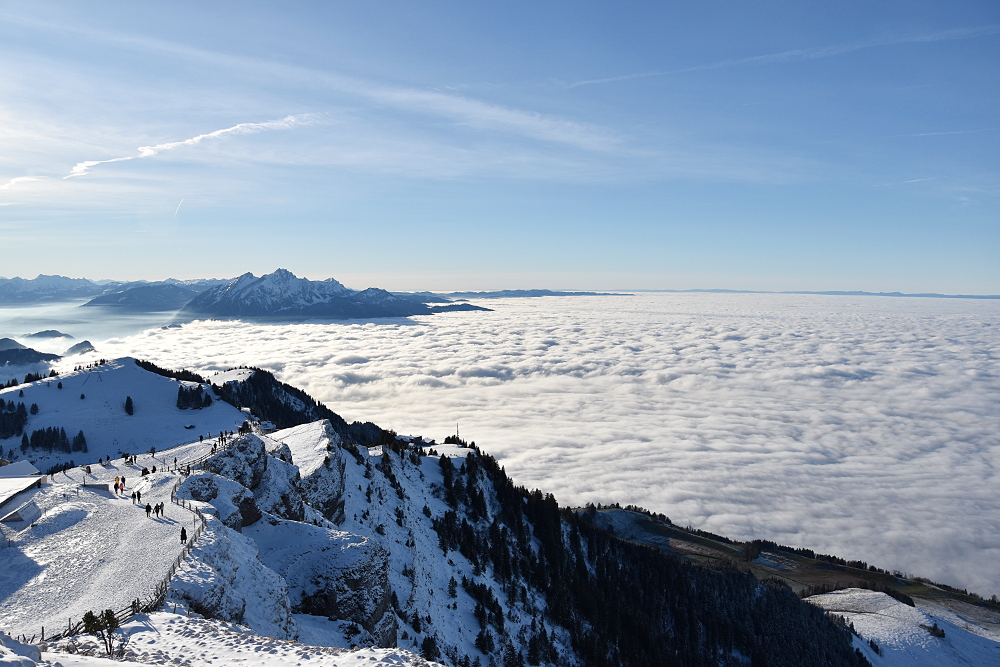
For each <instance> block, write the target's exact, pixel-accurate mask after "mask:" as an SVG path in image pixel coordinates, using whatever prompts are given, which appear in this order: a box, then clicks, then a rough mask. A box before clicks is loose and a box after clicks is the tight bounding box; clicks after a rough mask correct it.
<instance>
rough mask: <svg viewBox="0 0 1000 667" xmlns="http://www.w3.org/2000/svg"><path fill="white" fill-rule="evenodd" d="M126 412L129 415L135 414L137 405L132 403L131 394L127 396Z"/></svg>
mask: <svg viewBox="0 0 1000 667" xmlns="http://www.w3.org/2000/svg"><path fill="white" fill-rule="evenodd" d="M125 413H126V414H129V415H132V414H135V406H134V405H133V404H132V397H131V396H126V397H125Z"/></svg>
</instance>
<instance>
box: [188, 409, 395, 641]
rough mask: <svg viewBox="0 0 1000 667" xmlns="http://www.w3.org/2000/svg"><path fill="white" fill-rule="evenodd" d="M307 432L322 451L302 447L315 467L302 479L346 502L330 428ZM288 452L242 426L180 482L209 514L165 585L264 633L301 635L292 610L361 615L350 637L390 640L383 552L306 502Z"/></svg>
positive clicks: (192, 603)
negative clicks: (233, 439) (243, 433)
mask: <svg viewBox="0 0 1000 667" xmlns="http://www.w3.org/2000/svg"><path fill="white" fill-rule="evenodd" d="M307 433H308V434H310V436H315V438H316V441H317V442H311V443H310V445H309V449H310V450H312V451H313V452H314V454H320V453H321V454H322V456H323V458H322V459H321V460H320V461H319V465H318V466H317V465H316V461H315V458H318V457H315V456H314V457H313V459H312V460H311V459H310V457H309V456H303V460H304V463H306V464H307V469H308V470H311V473H312V474H311V475H310V477H309V478H308V482H307V484H306V488H308V489H309V490H310V491H311V495H312V497H315V498H316V499H318V500H319V504H321V505H322V504H324V503H326V504H327V505H329V506H331V507H336V506H338V503H341V504H342V500H338V499H339V497H340V495H341V494H342V491H343V478H342V476H341V473H338V468H337V467H336V466H335V465H332V464H331V461H332V460H333V459H331V458H330V454H333V456H334V457H339V456H340V453H339V452H327V451H326V447H327V446H328V445H329V444H330V443H332V442H336V441H337V440H336V434H335V433H334V432H333V431H332V428H330V425H329V423H328V422H321V423H320V424H318V425H317V427H314V428H312V429H309V430H307ZM299 435H300V436H301V435H302V434H301V433H300V434H299ZM293 439H294V438H293ZM300 439H301V438H300ZM317 443H318V444H317ZM317 447H320V448H322V451H321V452H316V451H315V450H316V448H317ZM269 452H270V453H269ZM292 459H293V453H292V450H291V449H290V448H289V447H288V446H287V445H284V444H282V443H280V442H277V441H274V440H272V439H270V438H266V437H258V436H256V435H247V436H243V437H241V438H240V439H239V440H238V441H237V442H236V443H235V444H234V445H233V446H232V447H231V448H230V449H228V450H224V451H222V452H220V453H218V454H216V455H215V456H214V457H212V458H211V459H209V461H207V462H206V464H205V467H206V468H208V469H209V470H211V471H212V472H207V471H206V472H200V473H197V474H194V475H191V476H190V477H188V478H187V479H186V480H185V481H184V482H183V483H182V484H181V486H180V488H179V489H178V492H177V495H178V496H179V497H181V498H184V499H188V500H194V501H199V502H202V503H205V504H206V505H205V506H204V508H203V511H204V512H206V513H207V514H210V515H211V516H212V518H211V520H210V530H209V531H206V533H205V536H203V537H202V538H201V539H199V541H198V548H196V549H195V550H194V552H192V557H191V559H190V561H189V565H185V566H184V567H183V568H182V569H181V574H179V575H177V576H176V577H175V579H174V582H173V583H172V584H171V587H172V589H173V590H174V591H175V595H176V596H177V597H178V598H179V599H180V600H181V601H182V602H183V603H184V604H186V605H187V606H189V607H191V608H192V609H193V610H194V611H197V612H199V613H204V614H206V615H208V616H211V617H214V618H220V619H223V620H229V621H234V622H238V623H243V624H246V625H249V626H250V627H251V628H253V629H254V630H255V631H257V632H259V633H261V634H268V635H272V636H275V637H284V638H293V637H295V636H297V634H298V630H297V628H296V624H295V621H294V619H293V617H292V616H291V614H292V612H297V613H304V614H314V615H320V616H325V617H327V618H330V619H335V620H340V621H346V622H351V623H355V624H357V626H359V627H360V628H362V629H363V630H362V631H361V633H360V634H359V635H358V636H357V637H355V643H358V642H367V643H369V644H375V645H377V646H383V647H389V646H395V645H396V626H397V621H396V617H395V615H394V614H393V613H392V612H391V609H392V604H391V600H392V588H391V586H390V583H389V577H388V574H387V572H388V553H387V552H386V550H385V549H384V548H383V547H382V546H380V545H379V544H378V543H377V542H375V541H373V540H370V539H368V538H366V537H363V536H359V535H355V534H351V533H346V532H342V531H337V530H334V529H333V524H332V523H330V522H329V521H326V520H325V519H323V515H322V514H321V513H320V512H318V511H317V510H315V509H313V508H312V507H310V506H308V505H307V504H306V502H305V500H304V497H308V494H304V493H303V489H302V488H300V485H302V481H301V475H300V471H299V467H298V466H296V465H294V464H292V463H291V461H292ZM336 460H340V461H341V463H342V459H340V458H337V459H336ZM341 472H342V465H341ZM324 482H330V487H331V489H332V492H331V491H330V490H329V489H327V490H324V488H323V484H324ZM337 489H339V491H338V490H337ZM308 522H312V523H308ZM314 524H322V525H314ZM241 530H242V532H243V534H242V535H240V534H238V533H237V532H236V531H241Z"/></svg>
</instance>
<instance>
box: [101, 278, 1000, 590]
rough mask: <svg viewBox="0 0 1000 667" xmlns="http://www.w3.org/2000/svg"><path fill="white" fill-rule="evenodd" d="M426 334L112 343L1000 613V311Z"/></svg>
mask: <svg viewBox="0 0 1000 667" xmlns="http://www.w3.org/2000/svg"><path fill="white" fill-rule="evenodd" d="M490 306H491V307H494V308H496V311H495V312H492V313H450V314H444V315H436V316H432V317H427V318H417V320H416V321H414V322H390V323H377V324H375V323H349V324H300V325H260V324H248V323H237V324H233V323H222V322H196V323H193V324H189V325H186V326H183V327H181V328H175V329H164V330H160V329H157V330H151V331H147V332H145V333H143V334H140V335H137V336H132V337H129V338H125V339H115V340H111V341H106V342H105V343H104V344H102V345H98V349H99V351H100V354H101V355H103V356H107V355H109V354H115V355H117V354H135V355H139V356H143V357H147V358H150V359H152V360H154V361H156V362H157V363H160V364H163V365H166V366H173V367H180V366H184V367H188V368H197V369H201V370H209V369H223V368H227V367H229V366H234V365H240V364H252V365H257V366H261V367H265V368H269V369H272V370H274V371H275V372H276V373H277V375H278V376H279V377H280V378H281V379H282V380H285V381H287V382H290V383H292V384H295V385H297V386H300V387H302V388H303V389H305V390H306V391H308V392H309V393H310V394H312V395H314V396H316V397H317V398H319V399H321V400H323V401H324V402H326V403H327V404H328V405H329V406H331V407H332V408H333V409H335V410H337V411H338V412H340V413H341V414H343V415H344V416H345V417H346V418H347V419H349V420H350V419H366V420H372V421H375V422H377V423H379V424H380V425H382V426H385V427H391V428H394V429H396V430H397V431H399V432H402V433H420V434H423V435H428V436H433V437H436V438H438V439H440V438H442V437H443V436H444V435H446V434H448V433H452V432H454V429H455V424H456V422H458V423H459V427H460V429H461V432H462V435H463V436H464V437H468V438H472V439H474V440H476V441H477V443H478V444H479V445H480V446H482V447H484V448H485V449H486V450H487V451H489V452H491V453H493V454H494V455H496V456H497V457H498V458H499V459H500V460H501V462H502V463H503V465H504V466H506V469H507V471H508V472H509V473H510V474H511V475H512V476H513V478H514V479H515V480H516V482H517V483H519V484H525V485H527V486H529V487H534V486H537V487H539V488H543V489H545V490H547V491H551V492H553V493H555V494H556V496H557V498H558V499H559V500H560V501H561V502H563V503H573V504H579V503H584V502H587V501H595V502H614V501H618V502H622V503H635V504H638V505H642V506H645V507H647V508H649V509H651V510H655V511H660V512H664V513H666V514H667V515H668V516H669V517H670V518H671V519H672V520H674V521H675V522H678V523H681V524H691V525H693V526H697V527H700V528H704V529H708V530H712V531H716V532H720V533H722V534H726V535H729V536H731V537H734V538H744V539H745V538H753V537H761V538H769V539H774V540H776V541H779V542H783V543H786V544H790V545H795V546H806V547H810V548H813V549H816V550H818V551H823V552H827V553H836V554H838V555H841V556H844V557H848V558H861V559H865V560H867V561H869V562H870V563H872V564H877V565H879V566H881V567H887V568H896V569H900V570H904V571H908V572H911V573H915V574H921V575H924V576H929V577H932V578H935V579H938V580H942V581H944V582H946V583H951V584H955V585H959V586H962V587H970V588H971V589H974V590H978V591H980V592H983V593H986V594H987V595H989V594H992V593H1000V498H998V496H997V494H996V493H995V490H996V489H997V488H1000V474H998V471H1000V435H998V434H1000V413H998V411H997V410H996V406H997V405H1000V360H998V356H997V354H996V350H997V349H1000V303H996V302H980V301H967V300H960V301H951V300H935V299H887V298H875V297H867V298H865V297H822V296H806V295H794V296H793V295H751V294H742V295H713V294H642V295H636V296H632V297H571V298H546V299H522V300H509V301H498V302H491V303H490Z"/></svg>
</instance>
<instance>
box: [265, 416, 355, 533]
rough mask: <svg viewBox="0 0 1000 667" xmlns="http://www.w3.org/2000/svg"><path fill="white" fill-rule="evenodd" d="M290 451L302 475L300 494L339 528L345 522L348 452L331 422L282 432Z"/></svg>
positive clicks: (323, 421) (282, 438) (285, 444)
mask: <svg viewBox="0 0 1000 667" xmlns="http://www.w3.org/2000/svg"><path fill="white" fill-rule="evenodd" d="M280 441H281V442H282V443H283V445H284V446H285V447H286V448H287V451H288V452H289V456H290V457H291V459H292V460H294V461H295V463H296V465H298V467H299V471H300V472H301V474H302V479H301V481H300V482H299V485H298V486H299V490H300V491H301V492H302V497H303V498H304V499H305V500H306V502H308V503H309V505H310V506H311V507H312V508H314V509H315V510H317V511H318V512H319V513H320V514H322V515H323V516H324V517H325V518H327V519H328V520H330V521H332V522H333V523H335V524H337V525H338V526H339V525H340V524H342V523H343V522H344V466H345V465H346V462H345V458H344V457H345V451H344V450H343V449H342V448H341V447H340V443H341V439H340V436H339V435H338V434H337V432H336V431H335V430H334V429H333V425H332V424H330V421H329V420H327V419H323V420H321V421H317V422H313V423H311V424H303V425H302V426H296V427H294V428H290V429H286V430H284V431H281V436H280Z"/></svg>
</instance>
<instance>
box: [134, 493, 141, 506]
mask: <svg viewBox="0 0 1000 667" xmlns="http://www.w3.org/2000/svg"><path fill="white" fill-rule="evenodd" d="M135 501H136V502H137V503H139V504H140V505H141V504H142V491H136V492H135Z"/></svg>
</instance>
